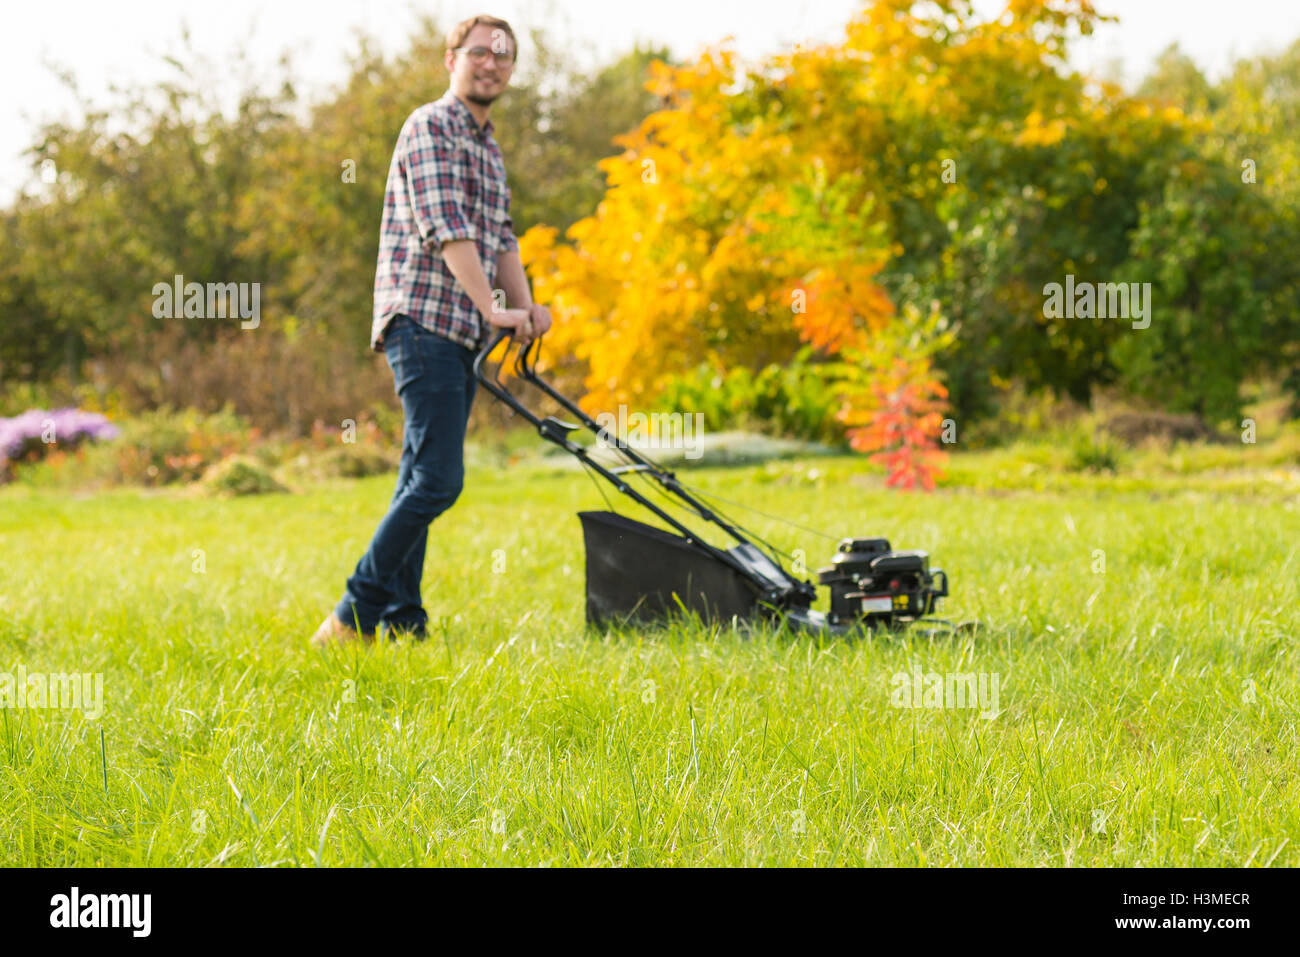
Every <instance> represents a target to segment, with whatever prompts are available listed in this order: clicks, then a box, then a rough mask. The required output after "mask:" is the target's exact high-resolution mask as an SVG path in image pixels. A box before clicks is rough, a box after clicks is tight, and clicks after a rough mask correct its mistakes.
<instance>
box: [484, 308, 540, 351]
mask: <svg viewBox="0 0 1300 957" xmlns="http://www.w3.org/2000/svg"><path fill="white" fill-rule="evenodd" d="M531 312H532V310H529V309H501V310H497V309H493V310H492V311H491V312H489V313H488V314H487V319H488V322H490V323H492V325H494V326H499V327H501V328H502V329H509V330H511V331H512V332H513V333H514V336H515V340H516V341H517V342H518V343H519V344H520V345H522V346H526V345H528V343H530V342H532V341H533V339H534V338H536V337H537V336H538V335H540V334H541V333H539V332H537V330H536V329H535V327H534V323H533V317H532V315H531ZM549 320H550V316H549V314H548V315H547V325H548V326H549V325H550V322H549Z"/></svg>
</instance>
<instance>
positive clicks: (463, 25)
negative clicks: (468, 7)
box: [447, 13, 519, 60]
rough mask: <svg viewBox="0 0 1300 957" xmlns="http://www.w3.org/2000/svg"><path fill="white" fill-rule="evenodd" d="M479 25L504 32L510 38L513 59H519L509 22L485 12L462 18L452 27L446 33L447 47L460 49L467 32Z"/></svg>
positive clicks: (517, 44) (513, 33)
mask: <svg viewBox="0 0 1300 957" xmlns="http://www.w3.org/2000/svg"><path fill="white" fill-rule="evenodd" d="M479 26H483V27H495V28H496V29H498V30H501V31H502V32H503V33H505V35H506V36H508V37H509V38H510V43H511V45H512V46H513V47H514V50H513V51H512V52H513V53H514V55H515V59H516V60H518V59H519V41H518V40H516V39H515V31H514V30H512V29H510V24H508V23H506V22H505V21H504V20H502V19H501V18H500V17H493V16H489V15H488V14H486V13H480V14H479V15H478V16H476V17H470V18H469V19H468V20H462V21H461V22H460V23H458V24H456V25H455V26H454V27H452V28H451V32H450V33H448V34H447V49H448V50H458V49H460V45H461V44H462V43H464V42H465V38H466V37H467V36H469V32H470V31H471V30H473V29H474V28H475V27H479Z"/></svg>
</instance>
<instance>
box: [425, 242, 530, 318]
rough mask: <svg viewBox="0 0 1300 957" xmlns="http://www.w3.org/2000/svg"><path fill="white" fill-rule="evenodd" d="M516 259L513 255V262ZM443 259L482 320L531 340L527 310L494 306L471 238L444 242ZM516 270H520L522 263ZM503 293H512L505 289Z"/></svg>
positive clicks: (476, 249)
mask: <svg viewBox="0 0 1300 957" xmlns="http://www.w3.org/2000/svg"><path fill="white" fill-rule="evenodd" d="M518 259H519V257H518V255H516V256H515V260H516V262H517V261H518ZM442 261H443V262H445V263H446V264H447V268H448V269H450V270H451V274H452V275H453V276H455V277H456V281H457V282H458V283H460V285H461V288H462V289H464V290H465V294H466V295H467V296H469V298H470V302H472V303H474V305H475V307H476V308H477V309H478V311H479V315H481V316H482V317H483V319H484V321H486V322H489V323H491V324H492V325H494V326H504V327H505V328H507V329H513V330H515V336H516V338H518V339H520V341H522V342H527V341H529V340H531V339H532V337H533V332H532V327H531V325H530V323H529V315H528V310H526V309H519V308H510V309H498V308H497V307H496V302H495V300H493V298H492V287H491V286H490V285H489V284H488V280H487V273H485V272H484V271H483V261H482V260H481V259H479V257H478V247H477V246H475V245H474V242H473V240H469V239H458V240H454V241H452V242H449V243H445V244H443V247H442ZM519 270H520V272H523V266H522V265H521V266H520V267H519ZM503 288H505V287H503ZM506 295H507V296H511V293H510V291H509V289H508V288H507V289H506ZM507 301H511V300H507Z"/></svg>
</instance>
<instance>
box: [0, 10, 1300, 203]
mask: <svg viewBox="0 0 1300 957" xmlns="http://www.w3.org/2000/svg"><path fill="white" fill-rule="evenodd" d="M1097 5H1098V7H1099V8H1100V9H1101V10H1102V11H1103V12H1106V13H1112V14H1119V15H1120V17H1121V22H1120V23H1119V24H1118V25H1116V26H1108V27H1105V28H1103V29H1102V30H1101V31H1100V32H1099V33H1098V35H1097V36H1095V37H1092V38H1089V39H1087V40H1086V41H1083V42H1082V43H1081V44H1080V46H1079V48H1078V49H1077V51H1076V56H1075V62H1076V64H1077V65H1078V66H1079V67H1080V68H1083V69H1102V68H1103V66H1104V65H1105V64H1107V63H1110V62H1112V61H1116V60H1117V61H1119V64H1120V65H1121V68H1122V74H1121V75H1122V77H1123V78H1124V79H1125V80H1128V81H1132V80H1135V79H1137V78H1138V77H1140V76H1141V75H1142V74H1143V73H1144V72H1145V71H1146V69H1147V67H1148V66H1149V65H1150V64H1151V62H1152V60H1153V59H1154V57H1155V56H1156V55H1157V54H1158V53H1159V52H1160V51H1161V50H1162V49H1164V48H1165V47H1166V46H1167V45H1168V44H1169V43H1172V42H1174V41H1175V40H1176V41H1178V42H1179V43H1180V44H1181V45H1182V47H1183V49H1184V50H1185V51H1186V52H1187V53H1188V54H1189V55H1191V56H1192V57H1193V59H1195V60H1196V61H1197V62H1198V63H1199V64H1200V65H1201V67H1202V68H1203V69H1206V70H1208V71H1209V72H1210V73H1211V75H1218V74H1220V73H1221V72H1222V71H1223V70H1224V69H1225V68H1226V67H1227V65H1228V64H1229V63H1230V62H1231V60H1232V59H1233V58H1234V57H1238V56H1250V55H1255V54H1258V53H1262V52H1276V51H1278V50H1280V49H1282V48H1283V47H1284V46H1286V45H1287V44H1289V43H1290V42H1291V41H1292V40H1294V39H1296V38H1298V37H1300V0H1231V2H1229V0H1098V3H1097ZM858 6H859V0H651V2H645V3H642V2H627V0H622V2H620V0H423V2H417V0H10V2H7V3H6V4H5V6H4V14H3V22H4V29H3V31H0V91H3V92H2V93H0V204H3V203H7V202H9V200H10V199H11V198H12V197H13V195H14V194H15V192H16V191H17V190H18V189H19V188H20V187H21V186H22V185H23V184H24V183H25V182H28V181H29V180H30V179H31V178H32V176H33V174H32V173H31V171H30V170H29V168H28V165H27V163H26V161H25V160H23V159H22V158H21V155H20V154H21V152H22V150H23V149H25V148H26V147H27V146H28V145H30V143H31V141H32V137H33V134H34V131H35V129H36V126H37V123H38V122H39V121H41V120H46V119H55V118H61V117H68V116H70V115H71V110H72V107H73V99H72V97H71V95H70V94H69V93H68V91H67V90H65V89H64V88H63V87H62V86H61V85H60V83H59V82H58V81H57V80H56V79H55V78H54V76H53V74H52V73H51V71H50V70H48V69H47V68H46V67H45V65H44V64H45V63H47V62H54V63H55V64H58V65H60V66H64V67H70V68H71V69H72V71H73V73H74V74H75V75H76V77H77V79H78V82H79V83H80V84H81V86H82V88H83V90H85V91H86V92H88V93H89V94H90V95H91V97H92V99H93V100H94V102H96V103H104V102H106V101H107V98H108V91H109V86H110V84H112V83H119V84H127V85H129V84H130V83H132V82H133V81H142V82H148V81H151V80H156V79H160V78H162V77H165V76H166V75H167V74H168V72H169V68H168V67H166V66H165V65H163V64H162V63H161V57H162V56H163V55H165V54H167V53H169V52H172V51H173V50H175V49H176V47H177V45H178V42H179V36H180V27H181V23H182V21H184V22H186V23H188V25H189V26H190V29H191V32H192V34H193V35H194V37H195V38H196V40H197V41H198V44H199V46H200V48H201V49H202V50H204V51H205V53H207V54H208V55H209V56H210V57H212V58H214V59H216V60H217V61H218V62H219V61H220V59H221V58H222V56H223V54H227V55H228V54H229V53H230V52H231V51H233V50H236V49H239V48H240V46H241V45H243V44H248V46H249V50H250V52H251V53H252V54H253V59H254V62H256V63H258V64H264V65H265V67H266V70H267V75H268V76H269V75H271V74H272V72H273V66H274V63H275V61H276V60H277V58H278V56H279V54H280V53H281V52H282V51H284V50H286V49H288V50H290V51H292V52H293V53H294V57H295V62H296V68H295V70H294V76H295V77H296V78H297V79H298V81H299V91H300V93H303V94H306V95H309V96H310V95H312V94H314V93H316V92H318V91H324V90H326V89H328V88H329V87H330V86H331V85H333V84H335V83H339V82H341V81H342V80H343V78H344V76H345V75H346V55H347V53H348V52H349V51H351V50H353V49H354V48H355V44H354V42H353V38H352V37H353V31H354V30H355V29H356V28H357V27H361V28H364V29H365V30H366V31H368V32H369V33H371V34H374V35H375V36H376V37H377V38H378V40H379V42H380V45H381V47H382V48H383V49H385V50H388V51H395V50H397V49H400V48H401V47H402V45H403V37H404V35H405V34H406V32H407V31H408V30H409V29H410V28H411V26H412V25H413V24H414V22H415V20H416V19H417V16H418V14H419V13H420V12H423V11H428V12H431V13H433V14H434V15H435V16H437V18H438V22H439V23H446V24H451V23H452V22H455V20H458V19H463V18H464V17H467V16H471V15H472V14H474V13H479V12H490V13H493V14H495V15H497V16H502V17H505V18H506V19H508V20H510V22H511V23H512V25H514V27H515V28H516V30H517V31H519V32H520V33H523V32H524V31H525V30H526V29H527V28H528V27H529V26H531V25H533V24H537V23H542V24H545V25H546V27H547V28H548V32H550V33H551V35H552V38H553V40H557V41H561V42H563V43H566V44H569V45H570V47H571V49H572V50H573V52H574V55H575V56H576V57H578V58H579V62H581V63H583V64H591V63H594V62H597V61H599V60H604V59H607V58H610V57H612V56H614V55H617V54H618V53H620V52H622V51H624V50H626V49H628V48H630V47H631V46H632V45H633V44H634V43H636V42H637V41H642V42H648V43H654V44H656V45H659V44H662V45H666V46H668V47H669V49H670V50H672V51H673V53H675V54H677V55H680V56H689V55H691V54H693V53H695V52H697V51H698V50H699V49H700V47H702V46H704V45H706V44H710V43H714V42H717V41H718V40H720V39H721V38H723V37H725V36H728V35H730V36H732V37H734V39H735V43H736V46H737V49H738V50H739V51H740V53H741V54H742V55H743V56H745V57H758V56H761V55H763V54H765V53H769V52H773V51H776V50H779V49H783V48H786V47H789V46H791V45H793V44H794V43H796V42H799V41H828V40H835V39H836V38H837V37H838V36H839V35H840V31H841V30H842V27H843V25H844V24H845V23H846V22H847V21H848V19H849V17H850V15H851V14H852V12H853V11H854V10H855V9H857V7H858ZM976 6H977V8H979V9H980V10H981V11H982V12H988V13H995V12H997V11H998V10H1000V9H1001V8H1002V6H1003V3H1002V0H976ZM520 52H521V54H522V55H523V56H524V57H525V58H526V57H527V53H528V50H527V45H526V44H525V45H524V46H523V48H522V49H521V51H520ZM239 79H240V78H238V77H232V79H231V83H232V88H233V87H236V86H237V85H238V82H239ZM435 92H437V91H435Z"/></svg>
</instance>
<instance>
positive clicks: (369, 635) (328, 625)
mask: <svg viewBox="0 0 1300 957" xmlns="http://www.w3.org/2000/svg"><path fill="white" fill-rule="evenodd" d="M358 638H360V640H361V641H364V642H365V643H366V644H367V645H369V644H373V643H374V640H375V633H374V632H373V631H363V632H362V633H361V634H360V635H358V634H357V630H356V629H355V628H352V627H351V626H349V625H345V624H344V623H343V622H342V621H341V620H340V619H339V617H338V616H337V615H335V614H334V612H330V613H329V615H328V616H327V617H326V619H325V620H324V621H322V622H321V623H320V627H319V628H317V629H316V634H314V635H312V636H311V643H312V646H313V647H315V648H326V647H328V646H330V645H348V644H351V643H352V642H354V641H356V640H358Z"/></svg>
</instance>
